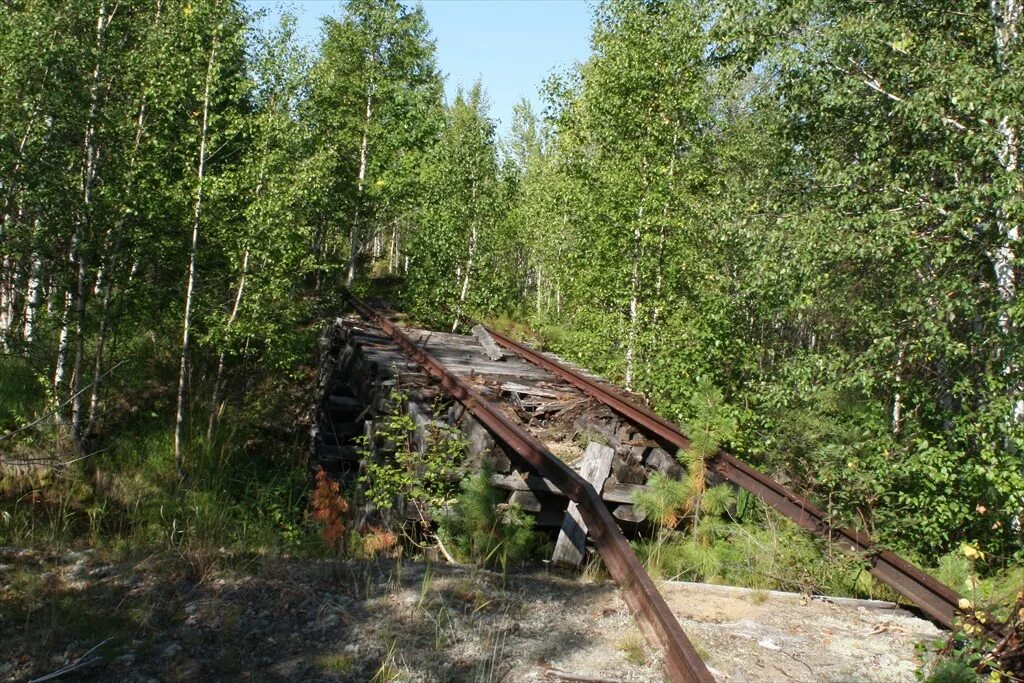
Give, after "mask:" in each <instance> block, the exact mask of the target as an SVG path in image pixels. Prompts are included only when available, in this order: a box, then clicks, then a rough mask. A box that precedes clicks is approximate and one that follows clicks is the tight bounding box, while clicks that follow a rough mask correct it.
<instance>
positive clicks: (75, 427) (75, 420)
mask: <svg viewBox="0 0 1024 683" xmlns="http://www.w3.org/2000/svg"><path fill="white" fill-rule="evenodd" d="M116 11H117V6H116V5H115V7H114V9H113V10H112V11H111V13H110V14H109V15H108V14H107V12H106V4H105V3H102V2H101V3H100V6H99V13H98V16H97V18H96V55H97V57H96V64H95V66H94V68H93V72H92V82H91V84H90V86H89V114H88V117H87V118H86V124H85V136H84V139H83V141H82V154H83V164H82V216H81V219H80V221H79V226H78V228H77V230H78V233H79V235H78V239H77V247H78V248H77V249H76V250H75V261H76V273H77V274H76V281H75V362H74V371H73V374H72V380H71V394H72V401H71V438H72V441H73V442H74V444H75V447H76V448H77V449H78V450H79V451H81V449H82V442H83V436H84V434H83V431H82V421H83V416H82V409H83V400H84V399H83V392H82V390H81V389H82V369H83V368H82V366H83V363H84V360H85V304H86V297H87V296H88V290H89V284H88V278H89V270H88V257H87V255H86V249H87V244H88V238H89V233H90V229H91V222H92V215H91V213H92V188H93V183H94V181H95V179H96V164H97V161H98V158H99V151H98V150H97V149H96V145H95V134H96V111H97V108H98V106H99V85H100V68H101V60H102V54H103V41H104V37H105V34H106V30H107V28H108V27H109V26H110V22H111V21H112V20H113V18H114V12H116Z"/></svg>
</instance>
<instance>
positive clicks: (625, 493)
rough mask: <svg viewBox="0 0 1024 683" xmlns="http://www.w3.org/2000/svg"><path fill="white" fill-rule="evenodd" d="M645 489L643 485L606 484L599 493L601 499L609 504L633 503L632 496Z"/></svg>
mask: <svg viewBox="0 0 1024 683" xmlns="http://www.w3.org/2000/svg"><path fill="white" fill-rule="evenodd" d="M646 488H647V487H646V486H644V485H643V484H620V483H614V484H613V483H608V484H606V485H605V487H604V490H603V491H601V497H602V498H604V499H605V500H606V501H608V502H609V503H626V504H632V503H633V494H634V493H635V492H636V491H643V490H644V489H646Z"/></svg>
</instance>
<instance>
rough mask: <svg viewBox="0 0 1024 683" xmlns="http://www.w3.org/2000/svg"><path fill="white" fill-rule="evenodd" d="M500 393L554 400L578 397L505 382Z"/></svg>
mask: <svg viewBox="0 0 1024 683" xmlns="http://www.w3.org/2000/svg"><path fill="white" fill-rule="evenodd" d="M501 390H502V391H509V392H512V393H514V394H526V395H528V396H541V397H543V398H556V399H572V398H578V395H574V394H569V393H559V392H557V391H552V390H550V389H543V388H541V387H531V386H529V385H526V384H520V383H518V382H505V383H504V384H502V385H501Z"/></svg>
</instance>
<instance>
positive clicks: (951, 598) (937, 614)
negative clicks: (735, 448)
mask: <svg viewBox="0 0 1024 683" xmlns="http://www.w3.org/2000/svg"><path fill="white" fill-rule="evenodd" d="M488 332H490V333H491V336H493V337H494V338H495V339H496V340H497V341H498V343H500V344H501V345H502V346H504V347H505V348H506V349H508V350H510V351H512V352H513V353H515V354H517V355H519V356H521V357H522V358H524V359H526V360H528V361H530V362H531V363H533V364H535V365H537V366H539V367H541V368H543V369H545V370H547V371H548V372H550V373H552V374H554V375H555V376H557V377H560V378H562V379H563V380H565V381H566V382H568V383H569V384H572V385H573V386H575V387H576V388H578V389H580V390H581V391H582V392H584V393H585V394H587V395H588V396H591V397H592V398H594V399H596V400H598V401H600V402H601V403H604V404H605V405H607V406H608V407H609V408H611V409H612V410H614V411H615V412H617V413H619V414H620V415H622V416H623V417H625V418H626V419H627V420H629V421H631V422H633V423H634V424H636V425H638V426H640V427H642V428H643V429H645V430H646V431H648V432H650V433H651V434H653V435H655V436H657V437H658V438H660V439H661V440H662V441H665V442H668V443H669V444H671V445H672V446H674V447H676V448H679V449H683V450H685V449H687V448H689V446H690V440H689V439H688V438H687V436H686V435H685V434H684V433H683V432H682V430H681V429H680V428H679V427H677V426H676V425H674V424H672V423H671V422H669V421H668V420H665V419H664V418H662V417H660V416H658V415H656V414H655V413H653V412H652V411H651V410H649V409H648V408H645V407H643V406H640V405H637V404H636V403H634V402H632V401H631V400H629V399H628V398H627V397H626V396H625V395H624V394H622V393H621V392H619V391H617V390H616V389H613V388H611V387H609V386H607V385H605V384H603V383H598V382H595V381H593V380H591V379H589V378H587V377H584V376H583V375H581V374H579V373H578V372H575V371H573V370H571V369H570V368H567V367H566V366H564V365H562V364H561V363H558V362H556V361H553V360H551V359H550V358H548V357H546V356H544V355H542V354H540V353H538V352H536V351H534V350H532V349H530V348H529V347H526V346H524V345H522V344H520V343H518V342H516V341H514V340H512V339H510V338H508V337H506V336H505V335H503V334H501V333H500V332H496V331H495V330H492V329H490V328H488ZM708 469H709V470H710V471H712V472H714V473H716V474H718V475H720V476H721V477H722V478H724V479H726V480H728V481H730V482H732V483H734V484H736V485H737V486H739V487H740V488H743V489H745V490H747V491H749V492H750V493H752V494H754V495H755V496H757V497H758V498H760V499H761V500H762V501H764V502H765V503H767V504H768V505H770V506H771V507H773V508H775V509H776V510H778V511H779V512H780V513H782V514H783V515H785V516H786V517H788V518H789V519H791V520H793V521H794V522H796V524H797V525H799V526H800V527H802V528H804V529H806V530H808V531H810V532H811V533H813V534H815V535H817V536H820V537H821V538H824V539H826V540H828V541H831V542H833V543H836V544H838V545H839V546H840V547H842V548H844V549H846V550H849V551H851V552H855V553H858V552H859V553H864V555H865V557H866V559H867V560H868V561H869V562H870V563H871V566H870V568H869V570H870V572H871V574H872V575H874V576H875V577H877V578H878V579H879V580H880V581H882V582H884V583H886V584H888V585H889V586H891V587H892V588H893V589H894V590H896V591H897V592H898V593H899V594H900V595H902V596H904V597H905V598H907V599H908V600H910V601H911V602H913V603H914V604H916V605H917V606H918V607H919V608H920V609H921V611H923V612H924V613H925V614H927V615H928V616H929V617H931V618H932V619H933V620H935V621H936V622H938V623H939V624H941V625H942V626H945V627H946V628H948V629H952V628H953V627H954V624H955V620H956V618H957V615H958V614H959V611H960V599H961V597H960V595H959V594H958V593H957V592H956V591H954V590H953V589H951V588H950V587H949V586H947V585H945V584H944V583H941V582H940V581H938V580H936V579H935V578H933V577H931V576H929V575H928V574H926V573H925V572H923V571H921V570H920V569H918V568H917V567H915V566H914V565H912V564H910V563H909V562H907V561H906V560H904V559H903V558H901V557H900V556H898V555H896V554H895V553H893V552H892V551H890V550H886V549H885V548H881V547H879V546H878V545H876V544H875V543H874V541H872V540H871V538H870V537H868V536H867V535H866V534H862V533H860V532H859V531H855V530H853V529H849V528H845V527H842V526H837V525H833V524H832V523H831V522H830V521H829V519H828V515H827V514H826V513H825V511H824V510H822V509H821V508H819V507H817V506H816V505H814V504H813V503H811V502H810V501H809V500H807V499H806V498H803V497H801V496H799V495H797V494H796V493H794V492H793V491H791V490H790V489H788V488H786V487H785V486H783V485H782V484H780V483H779V482H777V481H775V480H774V479H772V478H771V477H768V476H766V475H764V474H762V473H761V472H758V471H757V470H756V469H754V468H753V467H751V466H750V465H747V464H746V463H744V462H743V461H741V460H739V459H738V458H736V457H734V456H732V455H730V454H728V453H726V452H724V451H719V452H718V454H717V455H716V456H715V457H714V458H713V459H712V460H711V461H710V462H709V463H708ZM985 627H986V628H987V630H988V631H989V634H990V635H992V636H994V637H999V636H1001V635H1002V632H1001V631H1000V630H998V629H997V628H996V627H993V626H991V625H989V624H986V625H985Z"/></svg>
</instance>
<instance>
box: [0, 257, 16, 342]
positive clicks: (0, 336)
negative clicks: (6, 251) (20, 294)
mask: <svg viewBox="0 0 1024 683" xmlns="http://www.w3.org/2000/svg"><path fill="white" fill-rule="evenodd" d="M13 281H14V259H12V258H11V257H9V256H5V257H4V260H3V269H2V270H0V350H6V349H7V337H8V335H9V334H10V331H11V325H13V324H14V287H13Z"/></svg>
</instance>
